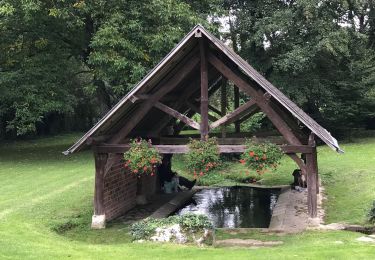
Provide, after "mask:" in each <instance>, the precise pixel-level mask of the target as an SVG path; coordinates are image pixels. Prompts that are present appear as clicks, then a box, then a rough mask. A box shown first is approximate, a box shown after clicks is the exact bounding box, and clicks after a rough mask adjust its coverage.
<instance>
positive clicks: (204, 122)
mask: <svg viewBox="0 0 375 260" xmlns="http://www.w3.org/2000/svg"><path fill="white" fill-rule="evenodd" d="M199 47H200V56H201V63H200V65H201V127H200V128H201V129H200V132H201V139H202V140H204V139H205V138H206V136H207V135H208V73H207V57H206V56H207V55H206V52H207V46H206V43H205V40H204V38H203V37H201V38H199Z"/></svg>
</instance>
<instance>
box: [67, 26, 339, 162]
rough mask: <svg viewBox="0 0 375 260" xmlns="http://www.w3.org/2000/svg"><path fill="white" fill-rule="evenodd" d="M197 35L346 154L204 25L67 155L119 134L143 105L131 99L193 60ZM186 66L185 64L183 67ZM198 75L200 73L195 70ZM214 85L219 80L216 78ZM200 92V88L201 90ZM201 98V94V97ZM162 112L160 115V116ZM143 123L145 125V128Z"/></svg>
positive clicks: (149, 120) (157, 116) (155, 115)
mask: <svg viewBox="0 0 375 260" xmlns="http://www.w3.org/2000/svg"><path fill="white" fill-rule="evenodd" d="M196 33H201V34H203V35H204V36H205V37H206V38H207V39H208V41H209V46H210V48H214V49H215V50H216V51H218V52H220V53H221V55H223V56H225V57H226V58H227V59H230V60H231V61H232V62H233V63H234V64H235V65H236V66H238V68H239V69H240V70H241V71H242V72H243V74H244V75H245V76H247V77H249V79H250V80H252V81H254V82H256V83H257V85H258V86H259V87H261V88H263V89H264V90H265V91H266V92H268V93H269V94H270V95H271V96H272V97H273V98H274V99H275V100H276V101H277V102H278V103H279V104H280V105H281V106H282V107H284V108H285V109H286V110H287V111H288V112H289V113H290V114H291V115H293V116H294V117H295V118H296V119H298V120H299V121H300V122H301V123H302V124H304V125H305V126H306V127H307V128H308V129H310V130H311V131H312V132H313V133H314V134H315V135H316V136H317V137H319V138H320V139H321V140H322V141H323V142H324V143H326V144H327V145H328V146H329V147H331V148H332V149H333V150H335V151H337V152H342V150H341V149H340V147H339V145H338V143H337V140H336V139H335V138H334V137H333V136H332V135H331V134H330V133H329V132H328V131H327V130H326V129H324V128H323V127H322V126H320V125H319V124H318V123H317V122H316V121H315V120H313V119H312V118H311V117H310V116H309V115H307V114H306V113H305V112H304V111H303V110H302V109H300V108H299V107H298V106H297V105H296V104H295V103H293V102H292V101H291V100H290V99H289V98H288V97H287V96H285V95H284V94H283V93H282V92H281V91H280V90H278V89H277V88H276V87H275V86H273V85H272V84H271V83H270V82H269V81H268V80H266V79H265V78H264V77H263V76H262V75H261V74H260V73H259V72H257V71H256V70H255V69H254V68H253V67H252V66H250V65H249V64H248V63H247V62H246V61H245V60H243V59H242V58H241V57H240V56H239V55H237V54H236V53H235V52H234V51H233V50H232V49H231V48H229V47H228V46H226V45H225V44H224V43H223V42H221V41H220V40H219V39H217V38H216V37H215V36H214V35H212V34H211V33H209V32H208V31H207V30H206V29H205V28H204V27H203V26H201V25H197V26H195V27H194V28H193V29H192V30H191V31H190V32H189V33H188V34H187V35H186V36H185V37H184V38H183V39H182V40H181V41H180V42H179V43H178V44H177V45H176V46H175V47H174V48H173V49H172V50H171V52H170V53H169V54H168V55H167V56H166V57H165V58H164V59H162V60H161V61H160V62H159V64H157V65H156V66H155V67H154V68H153V69H152V70H151V71H150V72H149V73H148V74H147V75H146V76H145V77H144V78H143V79H142V80H141V81H140V82H139V83H138V84H137V85H136V86H135V87H134V88H133V89H132V90H131V91H130V92H129V93H128V94H127V95H126V96H124V97H123V98H122V99H121V100H120V101H119V102H118V103H117V104H116V105H115V106H114V107H113V108H112V109H111V110H110V111H109V112H108V113H107V114H106V115H105V116H104V117H103V118H101V119H100V120H99V121H98V123H96V124H95V125H94V126H93V127H92V128H91V129H90V130H89V131H88V132H87V133H86V134H85V135H84V136H82V137H81V138H80V139H79V140H78V141H77V142H76V143H75V144H74V145H73V146H72V147H70V148H69V149H68V150H67V151H65V152H64V154H65V155H67V154H70V153H73V152H76V151H79V150H81V149H82V148H83V147H85V146H86V142H87V141H88V139H89V138H90V137H96V136H103V135H104V136H105V135H110V134H113V133H115V132H116V131H117V130H118V129H119V127H120V126H121V125H123V124H126V121H127V120H128V119H129V118H131V116H132V112H133V111H135V110H136V109H137V108H139V104H137V103H134V102H133V101H132V100H131V99H132V97H133V96H135V95H138V94H147V93H152V92H153V91H154V90H155V87H156V86H157V85H158V83H160V82H161V81H162V80H163V79H165V78H167V77H168V74H169V73H171V72H174V73H176V72H175V71H174V70H175V69H176V67H177V66H178V65H179V64H182V63H183V61H184V60H185V61H186V60H189V55H191V53H192V52H194V49H196V47H197V38H196V37H195V34H196ZM182 66H183V64H182ZM195 73H196V74H197V76H198V75H199V71H195ZM212 81H213V82H215V81H217V78H213V80H212ZM186 86H187V85H186V84H182V85H181V86H179V87H178V89H177V90H175V93H177V94H179V92H181V91H182V90H183V89H184V88H186ZM197 89H198V90H199V87H198V88H197ZM198 97H199V95H198ZM158 113H159V114H158ZM163 116H165V114H163V113H162V112H161V111H158V110H157V109H156V111H153V114H152V116H149V117H147V118H145V119H144V120H142V121H141V122H140V123H139V124H140V127H139V129H142V128H144V126H145V124H146V123H148V124H150V125H152V122H157V121H158V120H160V117H163ZM142 124H143V125H142Z"/></svg>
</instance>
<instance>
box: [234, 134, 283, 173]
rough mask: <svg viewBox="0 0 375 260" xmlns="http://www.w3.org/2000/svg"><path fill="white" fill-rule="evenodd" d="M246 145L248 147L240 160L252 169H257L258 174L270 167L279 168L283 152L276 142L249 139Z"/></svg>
mask: <svg viewBox="0 0 375 260" xmlns="http://www.w3.org/2000/svg"><path fill="white" fill-rule="evenodd" d="M246 145H247V148H246V150H245V152H244V153H243V154H242V156H241V160H240V162H241V163H242V164H244V165H246V166H247V167H248V168H249V169H251V170H255V171H256V172H257V173H258V174H263V173H264V172H265V171H266V170H267V169H268V168H270V167H272V168H274V169H276V168H277V166H278V165H279V162H280V159H281V157H282V156H283V152H282V150H281V148H280V147H278V146H277V145H276V144H272V143H261V144H256V143H254V142H251V141H249V142H247V144H246Z"/></svg>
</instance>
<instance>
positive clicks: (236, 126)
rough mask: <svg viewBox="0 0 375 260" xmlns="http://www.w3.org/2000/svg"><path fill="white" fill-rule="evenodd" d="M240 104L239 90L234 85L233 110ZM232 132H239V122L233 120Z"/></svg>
mask: <svg viewBox="0 0 375 260" xmlns="http://www.w3.org/2000/svg"><path fill="white" fill-rule="evenodd" d="M239 106H240V90H239V88H237V87H236V86H234V110H236V109H237V108H238V107H239ZM234 129H235V130H234V132H235V133H239V132H241V124H240V122H238V121H236V122H234Z"/></svg>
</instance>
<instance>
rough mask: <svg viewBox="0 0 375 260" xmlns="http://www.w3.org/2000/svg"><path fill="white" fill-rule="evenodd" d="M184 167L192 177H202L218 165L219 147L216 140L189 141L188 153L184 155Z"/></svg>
mask: <svg viewBox="0 0 375 260" xmlns="http://www.w3.org/2000/svg"><path fill="white" fill-rule="evenodd" d="M185 161H186V164H187V165H186V166H187V168H188V169H190V170H191V171H192V172H194V175H195V176H197V175H198V174H199V175H200V176H203V175H204V174H205V173H208V172H210V171H211V170H213V169H214V168H216V167H217V166H219V164H220V154H219V146H218V143H217V140H216V138H207V139H206V140H204V141H202V140H194V139H190V141H189V152H188V153H186V155H185Z"/></svg>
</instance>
